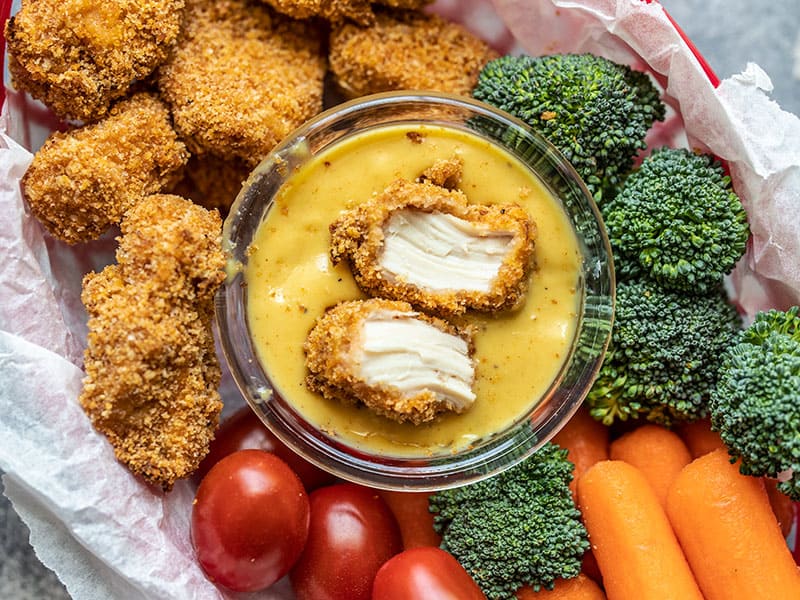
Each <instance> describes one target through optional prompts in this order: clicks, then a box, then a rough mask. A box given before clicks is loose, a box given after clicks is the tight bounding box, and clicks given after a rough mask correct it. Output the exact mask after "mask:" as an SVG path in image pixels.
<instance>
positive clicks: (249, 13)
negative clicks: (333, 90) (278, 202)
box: [158, 0, 326, 166]
mask: <svg viewBox="0 0 800 600" xmlns="http://www.w3.org/2000/svg"><path fill="white" fill-rule="evenodd" d="M186 14H187V17H186V24H185V27H184V32H183V34H182V35H181V37H180V39H179V41H178V43H177V44H176V46H175V48H174V51H173V53H172V55H171V57H170V58H169V59H168V61H167V62H166V63H165V64H164V65H163V66H162V67H161V68H160V69H159V76H158V84H159V89H160V90H161V93H162V95H163V97H164V98H165V99H166V101H167V103H168V104H169V105H170V108H171V109H172V114H173V117H174V119H175V127H176V129H177V130H178V132H179V133H180V134H181V136H182V138H183V139H184V141H185V142H186V144H187V146H188V147H189V149H190V150H191V152H192V153H193V154H197V155H201V154H204V153H209V154H212V155H214V156H217V157H221V158H225V159H232V158H238V159H241V160H243V161H245V162H246V163H247V164H248V165H250V166H254V165H256V164H258V162H259V161H260V160H261V159H262V158H264V157H265V156H266V155H267V153H269V151H270V150H272V148H273V147H274V146H275V145H276V144H277V143H278V142H279V141H280V140H281V139H283V138H284V137H285V136H286V135H287V134H288V133H289V132H291V131H292V130H293V129H294V128H296V127H298V126H299V125H301V124H302V123H303V122H304V121H306V120H308V119H309V118H311V117H312V116H314V115H315V114H317V113H318V112H319V111H320V110H321V109H322V92H323V78H324V75H325V70H326V61H325V57H324V55H323V54H322V52H321V41H320V35H319V34H318V32H317V31H316V29H315V28H314V27H313V26H312V25H311V24H310V23H308V22H305V21H297V20H294V19H290V18H288V17H286V16H283V15H280V14H279V13H277V12H275V11H273V10H272V9H270V8H269V7H268V6H266V5H264V4H261V3H258V2H249V1H247V0H219V1H216V2H212V1H210V0H190V1H189V2H187V13H186Z"/></svg>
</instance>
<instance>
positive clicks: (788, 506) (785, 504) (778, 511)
mask: <svg viewBox="0 0 800 600" xmlns="http://www.w3.org/2000/svg"><path fill="white" fill-rule="evenodd" d="M764 487H765V488H766V489H767V496H768V497H769V504H770V506H771V507H772V512H773V513H774V514H775V518H776V519H777V520H778V525H780V526H781V533H782V534H783V537H786V536H788V535H789V532H790V531H791V530H792V523H793V522H794V510H795V506H794V502H792V499H791V498H789V496H787V495H786V494H784V493H783V492H781V491H780V490H778V482H777V481H775V480H774V479H766V478H765V479H764Z"/></svg>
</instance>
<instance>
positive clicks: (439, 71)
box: [329, 11, 497, 97]
mask: <svg viewBox="0 0 800 600" xmlns="http://www.w3.org/2000/svg"><path fill="white" fill-rule="evenodd" d="M496 57H497V53H496V52H495V51H494V50H492V49H491V48H490V47H489V46H488V45H487V44H486V43H485V42H484V41H483V40H481V39H480V38H478V37H477V36H475V35H473V34H471V33H470V32H469V31H467V30H466V29H464V28H463V27H462V26H461V25H458V24H456V23H451V22H448V21H445V20H444V19H442V18H441V17H438V16H436V15H432V14H425V13H422V12H417V11H380V12H377V13H376V15H375V24H374V25H372V26H371V27H359V26H358V25H354V24H352V23H342V24H340V25H338V26H337V27H334V29H333V30H332V31H331V35H330V54H329V60H330V64H331V71H332V72H333V74H334V76H335V79H336V82H337V84H338V85H339V87H340V88H341V89H342V90H343V92H344V93H345V94H346V95H348V96H350V97H356V96H362V95H365V94H371V93H376V92H386V91H391V90H404V89H408V90H434V91H439V92H449V93H452V94H460V95H469V94H470V93H471V91H472V88H473V87H474V86H475V84H476V82H477V80H478V74H479V73H480V71H481V69H482V68H483V66H484V65H485V64H486V63H487V62H489V61H490V60H492V59H493V58H496Z"/></svg>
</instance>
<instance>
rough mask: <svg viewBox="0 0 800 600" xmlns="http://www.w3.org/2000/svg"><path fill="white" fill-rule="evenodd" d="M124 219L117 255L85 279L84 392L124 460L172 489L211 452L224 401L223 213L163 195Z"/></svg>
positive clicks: (87, 407)
mask: <svg viewBox="0 0 800 600" xmlns="http://www.w3.org/2000/svg"><path fill="white" fill-rule="evenodd" d="M121 229H122V236H121V238H120V246H119V249H118V252H117V264H114V265H109V266H108V267H106V268H105V269H103V270H102V271H101V272H100V273H92V274H89V275H87V276H86V277H85V278H84V281H83V293H82V295H81V299H82V300H83V302H84V304H85V306H86V309H87V312H88V314H89V323H88V326H89V336H88V346H87V349H86V353H85V370H86V377H85V379H84V382H83V390H82V392H81V395H80V398H79V401H80V404H81V406H82V407H83V408H84V410H85V411H86V413H87V415H88V416H89V418H90V419H91V421H92V424H93V425H94V427H95V428H96V429H97V430H98V431H100V432H101V433H103V434H104V435H105V436H106V437H107V438H108V440H109V441H110V442H111V444H112V446H113V447H114V452H115V454H116V456H117V459H118V460H119V461H120V462H122V463H123V464H125V465H126V466H128V467H129V468H130V469H131V471H133V472H134V473H136V474H138V475H140V476H141V477H142V478H143V479H144V480H145V481H147V482H149V483H151V484H154V485H157V486H161V487H162V488H163V489H164V490H169V489H170V488H171V487H172V486H173V484H174V482H175V481H176V480H177V479H180V478H183V477H186V476H188V475H189V474H191V473H192V472H193V471H194V470H195V469H196V468H197V466H198V464H199V463H200V461H201V460H202V458H203V457H204V456H205V455H206V453H207V452H208V445H209V443H210V442H211V440H212V439H213V436H214V431H215V429H216V427H217V424H218V422H219V413H220V410H221V409H222V403H221V401H220V397H219V392H218V387H219V382H220V377H221V373H220V367H219V363H218V360H217V357H216V354H215V350H214V339H213V336H212V332H211V318H212V312H213V304H212V300H213V295H214V293H215V292H216V290H217V288H218V287H219V285H220V283H221V281H222V279H223V273H222V267H223V265H224V257H223V254H222V251H221V247H220V244H221V239H220V237H221V221H220V218H219V215H218V214H217V213H216V212H215V211H214V212H210V211H206V210H205V209H203V208H201V207H199V206H196V205H194V204H193V203H191V202H190V201H188V200H185V199H183V198H179V197H177V196H168V195H154V196H149V197H147V198H146V199H145V200H143V201H142V202H141V203H139V204H138V205H137V206H136V207H134V208H133V209H132V210H131V211H130V212H129V213H128V214H127V216H126V218H125V220H124V221H123V223H122V226H121Z"/></svg>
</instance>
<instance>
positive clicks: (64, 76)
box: [5, 0, 184, 122]
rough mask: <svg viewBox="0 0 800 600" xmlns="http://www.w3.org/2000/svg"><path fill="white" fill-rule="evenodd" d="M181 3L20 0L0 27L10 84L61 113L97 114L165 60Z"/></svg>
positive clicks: (94, 116) (67, 116)
mask: <svg viewBox="0 0 800 600" xmlns="http://www.w3.org/2000/svg"><path fill="white" fill-rule="evenodd" d="M183 9H184V0H103V1H102V2H98V1H96V0H35V1H34V0H25V1H24V2H23V3H22V7H21V9H20V10H19V12H18V13H17V14H16V15H14V16H12V17H11V18H10V19H9V20H8V21H7V22H6V27H5V37H6V41H7V44H8V57H9V64H8V66H9V71H10V72H11V78H12V83H13V85H14V86H15V87H16V88H18V89H20V90H23V91H26V92H28V93H30V94H31V95H32V96H33V97H34V98H37V99H39V100H41V101H42V102H44V103H45V104H46V105H47V106H48V107H49V108H50V109H51V110H52V111H53V112H54V113H55V114H56V115H57V116H59V117H61V118H62V119H76V120H79V121H87V122H88V121H96V120H98V119H100V118H102V117H103V116H105V114H106V113H107V112H108V109H109V106H110V104H111V103H112V102H113V101H114V100H116V99H117V98H121V97H122V96H124V95H125V94H126V93H127V92H128V90H129V89H130V87H131V85H132V84H133V83H134V82H136V81H139V80H142V79H144V78H146V77H147V76H149V75H150V74H151V73H152V72H153V70H154V69H155V68H156V66H157V65H159V64H160V63H161V62H163V61H164V59H165V58H166V56H167V53H168V51H169V48H170V46H171V45H172V43H173V42H174V41H175V39H176V38H177V36H178V32H179V31H180V26H181V20H182V18H183Z"/></svg>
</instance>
